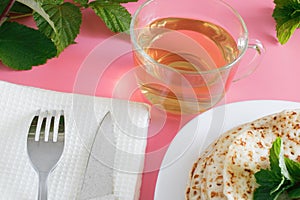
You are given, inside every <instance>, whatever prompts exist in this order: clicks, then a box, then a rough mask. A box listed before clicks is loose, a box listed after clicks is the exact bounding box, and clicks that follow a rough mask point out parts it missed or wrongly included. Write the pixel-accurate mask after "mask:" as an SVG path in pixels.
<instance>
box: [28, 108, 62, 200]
mask: <svg viewBox="0 0 300 200" xmlns="http://www.w3.org/2000/svg"><path fill="white" fill-rule="evenodd" d="M64 127H65V125H64V113H63V111H62V110H58V111H57V110H52V111H43V112H42V111H40V110H39V111H38V113H37V115H36V116H35V117H34V118H33V120H32V123H31V126H30V129H29V131H28V136H27V153H28V156H29V158H30V160H31V164H32V166H33V168H34V169H35V171H36V172H37V174H38V177H39V189H38V200H47V198H48V191H47V190H48V187H47V180H48V176H49V174H50V173H51V172H52V171H53V170H54V168H55V167H56V166H57V163H58V161H59V159H60V157H61V155H62V153H63V149H64V143H65V142H64V141H65V131H64Z"/></svg>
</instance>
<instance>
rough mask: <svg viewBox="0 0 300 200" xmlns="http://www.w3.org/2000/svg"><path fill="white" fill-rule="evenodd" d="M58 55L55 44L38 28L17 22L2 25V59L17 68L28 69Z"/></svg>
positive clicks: (0, 27) (4, 62) (0, 41)
mask: <svg viewBox="0 0 300 200" xmlns="http://www.w3.org/2000/svg"><path fill="white" fill-rule="evenodd" d="M55 55H56V49H55V46H54V44H53V43H52V42H51V40H49V39H48V38H47V37H46V36H45V35H43V34H42V33H41V32H39V31H38V30H35V29H32V28H29V27H26V26H24V25H21V24H18V23H16V22H5V23H4V24H3V25H2V26H0V60H1V61H2V62H3V64H5V65H7V66H9V67H11V68H13V69H16V70H28V69H31V68H32V66H36V65H41V64H44V63H45V62H46V60H47V59H49V58H52V57H54V56H55Z"/></svg>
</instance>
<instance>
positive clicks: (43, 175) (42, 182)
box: [38, 172, 49, 200]
mask: <svg viewBox="0 0 300 200" xmlns="http://www.w3.org/2000/svg"><path fill="white" fill-rule="evenodd" d="M48 174H49V173H48V172H40V173H39V193H38V200H47V199H48V194H47V193H48V191H47V190H48V187H47V179H48Z"/></svg>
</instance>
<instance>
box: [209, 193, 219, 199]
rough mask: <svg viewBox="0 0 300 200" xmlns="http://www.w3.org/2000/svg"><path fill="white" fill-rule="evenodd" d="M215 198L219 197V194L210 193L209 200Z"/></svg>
mask: <svg viewBox="0 0 300 200" xmlns="http://www.w3.org/2000/svg"><path fill="white" fill-rule="evenodd" d="M217 196H219V194H218V193H217V192H211V193H210V197H211V198H214V197H217Z"/></svg>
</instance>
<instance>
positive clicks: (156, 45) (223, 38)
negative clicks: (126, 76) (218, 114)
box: [130, 0, 264, 114]
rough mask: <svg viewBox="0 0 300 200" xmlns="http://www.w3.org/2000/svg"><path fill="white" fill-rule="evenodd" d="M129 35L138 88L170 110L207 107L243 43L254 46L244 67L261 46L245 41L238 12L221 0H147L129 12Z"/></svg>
mask: <svg viewBox="0 0 300 200" xmlns="http://www.w3.org/2000/svg"><path fill="white" fill-rule="evenodd" d="M130 35H131V41H132V45H133V52H134V60H135V63H136V65H137V69H136V76H137V80H138V84H139V87H140V89H141V91H142V93H143V94H144V95H145V97H146V98H147V99H148V100H149V101H150V102H151V103H152V104H154V105H159V107H161V108H163V109H164V110H166V111H168V112H171V113H176V114H191V113H200V112H203V111H205V110H207V109H210V108H211V107H213V106H214V105H215V104H217V103H218V102H219V101H220V100H221V99H222V98H223V97H224V94H225V92H226V91H227V90H228V87H229V85H230V83H231V82H232V81H233V79H234V75H235V73H236V71H237V69H238V65H239V63H240V60H241V59H242V57H244V55H245V52H246V50H247V48H252V49H255V50H256V51H255V54H254V55H255V56H254V59H252V61H251V62H250V63H249V64H248V66H247V67H248V68H249V71H251V69H253V68H255V66H257V64H258V62H259V61H260V60H261V57H262V55H263V52H264V48H263V45H262V44H261V42H260V41H258V40H253V41H254V42H253V43H250V42H249V38H248V31H247V28H246V25H245V23H244V21H243V19H242V18H241V16H240V15H239V14H238V13H237V12H236V11H235V10H234V9H233V8H231V7H230V6H229V5H227V4H226V3H224V2H223V1H221V0H210V1H207V0H186V1H182V0H149V1H147V2H145V3H144V4H143V5H141V7H140V8H138V10H137V11H136V12H135V14H134V16H133V19H132V22H131V26H130ZM250 67H251V68H250ZM252 71H253V70H252Z"/></svg>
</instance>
